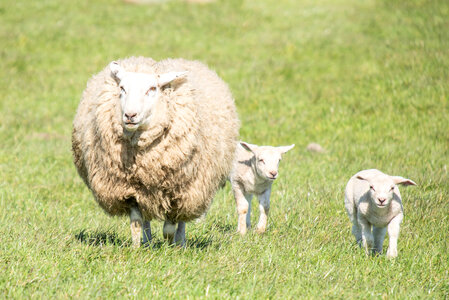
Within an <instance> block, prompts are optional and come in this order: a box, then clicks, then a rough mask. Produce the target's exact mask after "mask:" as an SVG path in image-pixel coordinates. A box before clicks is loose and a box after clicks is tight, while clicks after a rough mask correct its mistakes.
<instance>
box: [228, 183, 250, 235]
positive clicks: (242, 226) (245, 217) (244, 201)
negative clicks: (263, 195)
mask: <svg viewBox="0 0 449 300" xmlns="http://www.w3.org/2000/svg"><path fill="white" fill-rule="evenodd" d="M232 191H233V192H234V198H235V203H236V205H237V213H238V215H239V219H238V226H237V231H238V232H239V233H240V234H242V235H244V234H245V233H246V231H247V228H250V227H251V210H250V208H251V199H252V195H250V194H246V195H245V194H243V192H242V190H241V189H240V188H238V187H233V188H232Z"/></svg>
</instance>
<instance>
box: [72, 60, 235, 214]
mask: <svg viewBox="0 0 449 300" xmlns="http://www.w3.org/2000/svg"><path fill="white" fill-rule="evenodd" d="M118 63H119V64H120V65H121V66H122V67H123V68H124V69H125V70H126V71H128V72H141V73H149V74H155V73H156V74H162V73H166V72H170V71H188V73H187V76H186V78H185V79H183V80H182V81H179V82H174V83H172V84H171V85H170V86H169V87H168V88H166V89H165V90H164V91H163V92H162V95H161V98H160V100H159V102H158V103H157V104H156V107H155V109H154V110H153V114H152V117H151V121H150V126H149V128H148V129H146V130H145V131H139V130H138V131H137V132H135V133H134V134H133V135H130V134H128V133H127V132H126V131H124V129H123V127H122V122H121V108H120V99H119V96H120V89H119V87H118V85H117V83H116V81H115V80H114V78H113V77H112V75H111V71H110V69H109V68H108V67H106V68H105V69H104V70H103V71H101V72H100V73H99V74H97V75H95V76H93V77H92V78H91V79H90V81H89V82H88V84H87V88H86V90H85V91H84V93H83V96H82V99H81V102H80V104H79V107H78V111H77V114H76V116H75V120H74V122H73V134H72V149H73V157H74V162H75V165H76V168H77V170H78V173H79V175H80V176H81V178H82V179H83V180H84V182H85V183H86V185H87V186H88V187H89V189H90V190H91V191H92V193H93V195H94V197H95V199H96V201H97V202H98V204H99V205H100V206H101V207H102V208H103V209H104V210H105V211H106V212H107V213H109V214H111V215H122V214H127V213H129V209H130V206H135V205H137V206H138V207H139V209H140V211H141V212H142V215H143V216H144V218H146V219H148V220H151V219H153V218H156V219H160V220H170V221H172V222H178V221H189V220H192V219H195V218H197V217H199V216H201V215H202V214H203V213H204V212H205V211H206V210H207V209H208V207H209V205H210V203H211V201H212V198H213V196H214V194H215V192H216V191H217V189H218V188H219V186H220V184H221V183H222V182H223V181H224V180H225V178H226V176H227V175H228V174H229V172H230V170H231V167H232V161H233V157H234V152H235V146H236V141H237V139H238V129H239V120H238V117H237V113H236V109H235V105H234V100H233V98H232V95H231V93H230V91H229V88H228V86H227V85H226V84H225V83H224V82H223V81H222V80H221V79H220V78H219V77H218V76H217V74H216V73H215V72H213V71H211V70H209V69H208V68H207V67H206V66H205V65H204V64H202V63H200V62H196V61H187V60H184V59H167V60H163V61H160V62H155V61H154V60H152V59H150V58H143V57H138V58H135V57H132V58H128V59H124V60H121V61H118Z"/></svg>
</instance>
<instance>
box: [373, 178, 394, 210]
mask: <svg viewBox="0 0 449 300" xmlns="http://www.w3.org/2000/svg"><path fill="white" fill-rule="evenodd" d="M368 184H369V186H370V189H369V193H370V195H371V201H373V202H374V204H375V205H377V207H379V208H384V207H388V206H389V204H390V202H391V200H392V199H393V193H394V189H395V187H396V185H395V184H394V182H393V180H392V179H391V178H390V177H389V176H382V177H380V178H379V177H377V178H375V179H372V180H369V181H368Z"/></svg>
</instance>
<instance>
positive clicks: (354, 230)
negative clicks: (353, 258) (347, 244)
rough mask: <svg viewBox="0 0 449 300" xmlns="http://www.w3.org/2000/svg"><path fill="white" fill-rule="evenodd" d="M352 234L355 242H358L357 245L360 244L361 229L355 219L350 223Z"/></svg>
mask: <svg viewBox="0 0 449 300" xmlns="http://www.w3.org/2000/svg"><path fill="white" fill-rule="evenodd" d="M352 234H353V235H354V237H355V240H356V241H357V244H359V246H362V229H361V228H360V226H359V223H358V222H357V220H355V222H354V223H352Z"/></svg>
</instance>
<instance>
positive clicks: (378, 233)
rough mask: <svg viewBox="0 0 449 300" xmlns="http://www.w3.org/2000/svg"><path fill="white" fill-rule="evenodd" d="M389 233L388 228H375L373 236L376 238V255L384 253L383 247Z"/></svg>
mask: <svg viewBox="0 0 449 300" xmlns="http://www.w3.org/2000/svg"><path fill="white" fill-rule="evenodd" d="M386 232H387V227H376V226H373V236H374V249H373V250H374V253H375V254H380V253H382V247H383V244H384V239H385V233H386Z"/></svg>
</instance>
